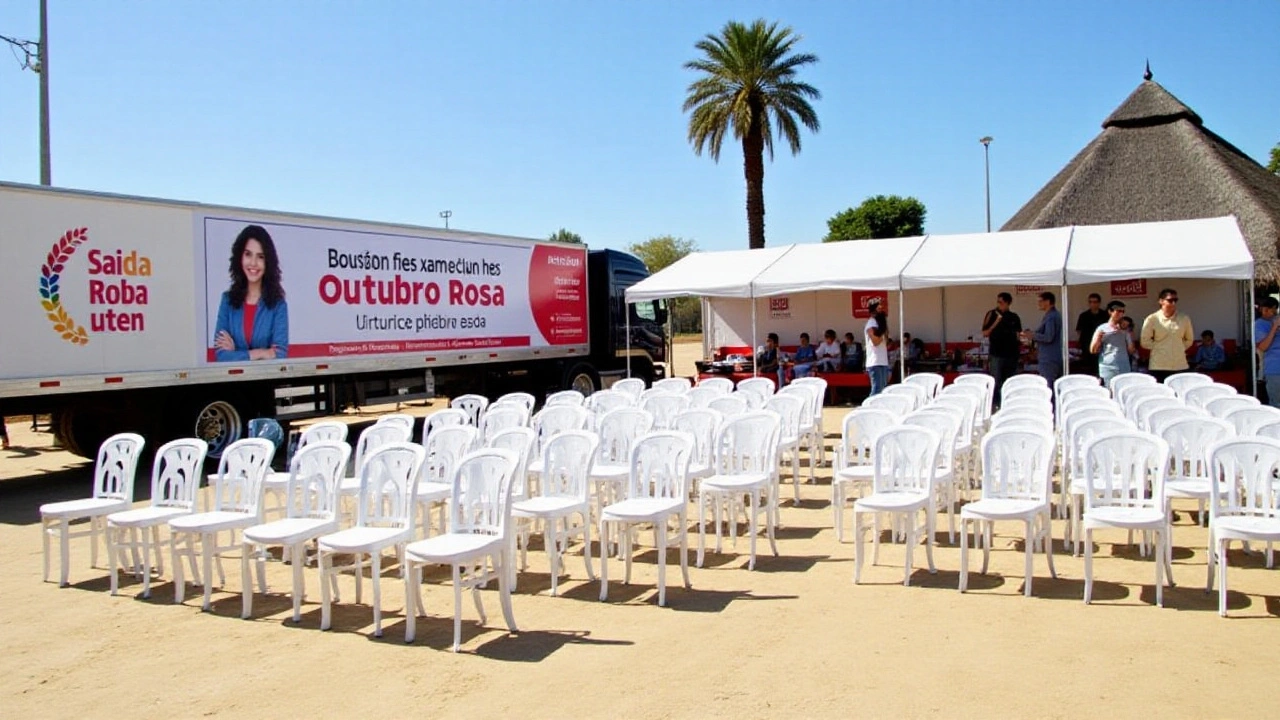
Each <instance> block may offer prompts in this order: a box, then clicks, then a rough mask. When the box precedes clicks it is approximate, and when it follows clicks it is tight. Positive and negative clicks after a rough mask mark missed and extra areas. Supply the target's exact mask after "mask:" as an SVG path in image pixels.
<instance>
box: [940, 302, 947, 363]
mask: <svg viewBox="0 0 1280 720" xmlns="http://www.w3.org/2000/svg"><path fill="white" fill-rule="evenodd" d="M940 289H941V290H942V297H941V298H940V302H941V307H942V354H943V355H946V354H947V289H946V288H945V287H944V288H940Z"/></svg>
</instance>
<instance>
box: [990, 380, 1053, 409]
mask: <svg viewBox="0 0 1280 720" xmlns="http://www.w3.org/2000/svg"><path fill="white" fill-rule="evenodd" d="M1021 387H1041V388H1048V387H1049V381H1048V380H1045V379H1044V378H1043V377H1042V376H1040V375H1032V374H1030V373H1021V374H1018V375H1014V376H1013V377H1011V378H1009V379H1008V380H1005V381H1004V386H1003V387H1002V388H1001V389H1000V397H1001V398H1002V399H1003V398H1004V394H1005V393H1007V392H1009V391H1010V390H1012V391H1014V392H1017V391H1018V388H1021ZM1003 404H1004V403H1003V402H1001V405H1003Z"/></svg>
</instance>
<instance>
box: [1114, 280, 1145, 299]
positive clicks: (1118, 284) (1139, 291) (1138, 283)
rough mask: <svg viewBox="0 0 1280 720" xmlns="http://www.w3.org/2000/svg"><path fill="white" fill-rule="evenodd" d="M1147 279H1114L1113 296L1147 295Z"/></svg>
mask: <svg viewBox="0 0 1280 720" xmlns="http://www.w3.org/2000/svg"><path fill="white" fill-rule="evenodd" d="M1146 296H1147V281H1146V280H1112V281H1111V297H1129V298H1134V297H1146Z"/></svg>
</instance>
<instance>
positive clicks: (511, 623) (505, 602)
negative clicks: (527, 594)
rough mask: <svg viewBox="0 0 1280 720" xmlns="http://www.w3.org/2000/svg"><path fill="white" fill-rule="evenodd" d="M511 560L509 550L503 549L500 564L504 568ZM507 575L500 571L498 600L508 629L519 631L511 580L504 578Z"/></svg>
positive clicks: (499, 559) (499, 558) (498, 560)
mask: <svg viewBox="0 0 1280 720" xmlns="http://www.w3.org/2000/svg"><path fill="white" fill-rule="evenodd" d="M510 561H511V558H510V553H509V551H508V550H503V551H502V554H501V555H500V556H499V557H498V559H497V562H498V564H500V565H502V567H503V569H504V570H505V569H506V566H507V564H508V563H509V562H510ZM507 577H509V575H508V574H507V573H505V572H503V571H502V570H499V571H498V601H499V604H501V605H502V617H503V619H504V620H506V621H507V630H508V631H510V632H519V630H517V629H516V615H515V612H513V611H512V609H511V584H510V583H509V582H508V583H503V579H504V578H507Z"/></svg>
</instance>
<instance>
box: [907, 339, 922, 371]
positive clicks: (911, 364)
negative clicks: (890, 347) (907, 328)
mask: <svg viewBox="0 0 1280 720" xmlns="http://www.w3.org/2000/svg"><path fill="white" fill-rule="evenodd" d="M902 344H903V345H904V346H905V347H906V352H907V370H915V369H916V362H918V361H920V360H923V359H924V341H923V340H921V339H920V338H913V337H911V333H902Z"/></svg>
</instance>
